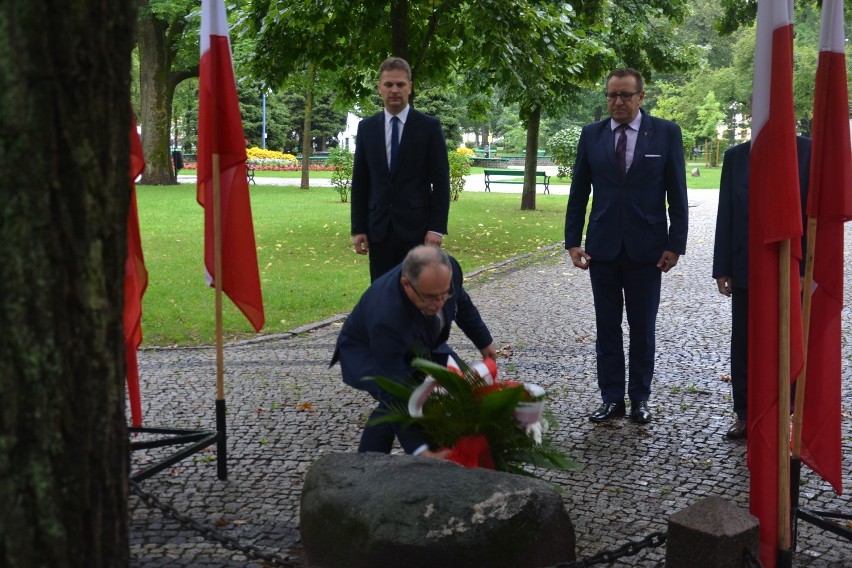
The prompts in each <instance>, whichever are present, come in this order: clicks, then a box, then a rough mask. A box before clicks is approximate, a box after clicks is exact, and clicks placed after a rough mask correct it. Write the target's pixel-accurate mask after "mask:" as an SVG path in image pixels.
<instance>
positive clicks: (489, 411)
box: [479, 387, 524, 422]
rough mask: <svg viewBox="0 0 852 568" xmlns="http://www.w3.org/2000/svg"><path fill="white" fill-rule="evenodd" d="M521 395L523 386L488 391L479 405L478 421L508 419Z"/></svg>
mask: <svg viewBox="0 0 852 568" xmlns="http://www.w3.org/2000/svg"><path fill="white" fill-rule="evenodd" d="M523 395H524V388H523V387H511V388H507V389H503V390H499V391H495V392H492V393H488V394H487V395H485V396H484V397H483V398H482V402H481V403H480V405H479V420H480V422H488V421H493V420H508V419H509V418H510V417H511V416H512V411H513V410H514V409H515V407H516V406H517V405H518V402H519V401H520V400H521V397H522V396H523Z"/></svg>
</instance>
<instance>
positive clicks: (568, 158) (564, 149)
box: [547, 126, 581, 178]
mask: <svg viewBox="0 0 852 568" xmlns="http://www.w3.org/2000/svg"><path fill="white" fill-rule="evenodd" d="M580 132H581V129H580V127H579V126H569V127H568V128H565V129H564V130H560V131H559V132H557V133H556V134H554V135H553V136H551V137H550V140H548V141H547V149H548V151H549V152H550V156H551V157H552V158H553V162H554V163H555V164H556V165H557V166H559V174H558V176H559V177H560V178H566V177H571V176H572V174H573V173H574V172H573V170H574V162H575V161H576V159H577V143H578V142H579V141H580Z"/></svg>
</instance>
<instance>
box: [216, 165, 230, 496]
mask: <svg viewBox="0 0 852 568" xmlns="http://www.w3.org/2000/svg"><path fill="white" fill-rule="evenodd" d="M212 158H213V160H212V161H213V266H214V271H215V276H214V278H213V280H214V283H215V287H216V308H215V309H216V434H217V438H216V440H217V441H216V474H217V476H218V477H219V479H221V480H222V481H224V480H226V479H228V445H227V440H228V435H227V425H226V423H225V380H224V353H223V348H222V335H223V334H222V204H221V199H222V185H221V173H220V170H219V154H213V156H212Z"/></svg>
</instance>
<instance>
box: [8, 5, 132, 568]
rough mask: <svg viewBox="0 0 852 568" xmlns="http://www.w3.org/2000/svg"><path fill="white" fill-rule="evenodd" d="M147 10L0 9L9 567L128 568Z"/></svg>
mask: <svg viewBox="0 0 852 568" xmlns="http://www.w3.org/2000/svg"><path fill="white" fill-rule="evenodd" d="M137 6H138V0H115V1H113V2H110V3H109V4H108V5H107V4H105V3H104V2H96V1H94V0H66V1H65V2H59V3H51V4H50V5H49V6H48V5H47V4H45V3H42V2H31V1H30V0H5V1H4V2H2V3H0V100H2V102H1V103H0V131H2V132H3V133H4V135H3V136H2V137H0V212H2V213H0V242H2V243H3V246H2V247H0V330H2V333H0V503H2V505H0V565H2V566H10V567H18V566H57V567H69V566H75V567H76V566H80V567H84V566H85V567H95V568H98V567H104V568H107V567H110V568H111V567H116V566H117V567H122V566H127V564H128V561H129V560H128V542H127V536H128V533H127V522H128V521H127V478H128V469H129V459H128V436H127V427H126V419H125V414H124V392H125V391H124V388H125V387H124V342H123V332H122V306H123V294H124V287H123V283H124V261H125V258H126V256H127V243H126V224H127V206H128V198H129V176H128V170H129V133H130V110H131V109H130V72H131V70H130V61H131V57H130V56H131V51H132V48H133V44H134V41H135V37H134V34H135V24H136V9H137Z"/></svg>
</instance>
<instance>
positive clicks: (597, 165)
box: [565, 111, 689, 263]
mask: <svg viewBox="0 0 852 568" xmlns="http://www.w3.org/2000/svg"><path fill="white" fill-rule="evenodd" d="M593 188H594V198H593V199H592V210H591V212H590V214H589V226H588V229H587V231H586V243H585V246H584V249H585V251H586V252H587V253H588V254H589V255H590V256H591V257H592V262H594V261H595V260H601V261H609V260H614V259H615V258H616V257H617V256H618V254H619V253H620V252H621V249H622V247H623V248H624V249H625V252H626V253H627V256H628V258H629V259H630V260H632V261H633V262H653V263H656V262H657V261H658V260H660V256H662V254H663V251H666V250H670V251H672V252H676V253H678V254H683V253H685V252H686V234H687V225H688V216H689V210H688V207H689V205H688V202H687V195H686V165H685V162H684V158H683V142H682V135H681V131H680V127H679V126H677V125H676V124H675V123H673V122H670V121H668V120H663V119H660V118H655V117H652V116H650V115H648V114H646V113H645V112H644V111H642V122H641V125H640V128H639V132H638V136H637V139H636V148H635V150H634V152H633V162H632V164H631V165H630V169H629V170H628V172H627V175H626V176H625V178H624V179H622V177H621V174H620V172H619V171H618V167H617V165H616V161H615V139H614V133H613V131H612V129H611V128H610V119H609V118H607V119H605V120H601V121H598V122H595V123H592V124H589V125H587V126H585V127H584V128H583V131H582V133H581V134H580V141H579V143H578V146H577V160H576V163H575V166H574V175H573V176H572V180H571V191H570V195H569V197H568V208H567V210H566V212H565V248H566V249H568V248H573V247H579V246H581V243H582V238H583V226H584V225H585V220H586V207H587V205H588V202H589V196H590V194H591V193H592V189H593ZM667 203H668V218H667V217H666V204H667Z"/></svg>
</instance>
